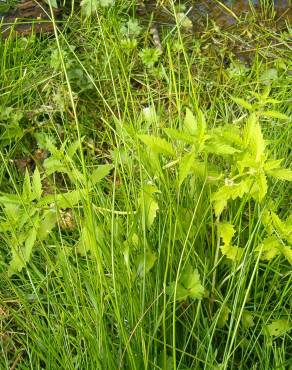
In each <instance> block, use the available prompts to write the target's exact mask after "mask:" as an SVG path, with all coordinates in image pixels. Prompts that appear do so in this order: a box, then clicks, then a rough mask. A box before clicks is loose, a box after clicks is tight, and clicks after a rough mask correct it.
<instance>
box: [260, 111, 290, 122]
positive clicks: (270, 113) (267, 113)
mask: <svg viewBox="0 0 292 370" xmlns="http://www.w3.org/2000/svg"><path fill="white" fill-rule="evenodd" d="M260 115H261V116H264V117H271V118H277V119H283V120H287V119H289V117H288V116H286V114H283V113H280V112H277V111H274V110H267V111H264V112H260Z"/></svg>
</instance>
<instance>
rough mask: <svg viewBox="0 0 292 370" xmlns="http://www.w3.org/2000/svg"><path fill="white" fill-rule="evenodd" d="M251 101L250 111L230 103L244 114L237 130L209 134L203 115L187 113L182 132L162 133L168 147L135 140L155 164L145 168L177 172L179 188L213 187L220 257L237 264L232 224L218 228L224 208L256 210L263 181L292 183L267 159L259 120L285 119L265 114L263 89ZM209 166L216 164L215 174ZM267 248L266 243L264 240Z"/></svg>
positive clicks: (150, 139)
mask: <svg viewBox="0 0 292 370" xmlns="http://www.w3.org/2000/svg"><path fill="white" fill-rule="evenodd" d="M254 95H255V96H256V98H257V101H256V102H255V103H254V104H253V105H251V104H250V103H248V102H246V101H245V100H243V99H238V98H234V101H236V102H237V103H238V104H240V105H241V106H243V107H244V108H246V109H248V110H249V114H248V115H247V118H246V122H245V125H244V127H243V128H242V129H240V127H237V126H236V125H230V124H227V125H225V126H222V127H216V128H214V129H208V127H207V124H206V119H205V117H204V114H203V113H202V111H200V110H198V111H197V114H196V116H195V115H194V114H193V113H192V112H191V111H190V110H189V109H187V110H186V115H185V118H184V121H183V125H182V129H181V130H179V129H174V128H166V129H164V131H165V132H166V134H167V135H168V136H169V138H170V139H171V142H169V141H167V140H166V139H164V138H161V137H158V136H152V135H144V134H143V135H139V138H140V140H141V141H142V142H143V143H144V144H146V146H147V148H148V149H147V150H148V151H149V153H150V156H151V157H152V158H153V159H155V160H152V161H151V164H150V166H152V167H154V164H155V166H156V168H157V169H158V173H159V172H161V171H162V172H163V170H165V171H167V170H168V169H169V168H173V167H176V166H178V171H177V178H178V186H181V185H182V184H183V182H184V181H185V180H186V179H187V178H188V177H189V176H191V177H196V178H202V177H203V178H205V179H206V180H208V181H210V182H211V183H213V184H217V186H216V187H215V188H214V187H211V202H212V205H213V208H214V212H215V216H216V218H217V220H218V226H219V234H218V237H219V238H222V240H223V246H222V247H221V252H222V253H223V254H224V255H225V256H226V257H227V258H229V259H231V260H234V261H235V260H240V258H241V256H242V253H243V249H242V248H239V247H235V246H233V245H232V243H231V240H232V237H233V236H234V235H235V232H236V230H235V228H234V226H233V225H232V223H219V220H220V217H221V216H222V214H223V211H224V210H228V204H229V203H230V202H232V201H235V200H236V199H237V198H239V199H240V198H244V199H245V201H247V200H253V201H254V202H258V203H259V204H261V202H262V201H263V199H264V198H265V196H266V194H267V192H268V186H269V185H268V179H267V178H268V177H274V178H277V179H279V180H287V181H291V179H292V171H291V170H290V169H286V168H282V167H281V163H282V161H283V160H282V159H276V160H275V159H272V158H269V151H268V143H267V142H266V140H265V139H264V136H263V133H262V129H261V124H260V119H261V117H273V118H277V119H285V120H287V119H288V117H287V116H285V115H284V114H282V113H278V112H277V111H274V110H265V106H266V105H267V104H272V103H277V102H276V101H275V100H273V99H269V98H268V89H266V90H265V92H264V93H263V94H262V95H259V94H254ZM159 156H160V157H162V158H164V161H165V160H166V159H167V160H168V163H167V164H165V165H164V166H163V167H161V166H160V162H161V161H159ZM220 158H221V159H220ZM210 163H216V168H215V170H214V165H213V167H212V165H211V164H210ZM145 166H147V164H146V163H145ZM148 166H149V164H148ZM268 242H269V243H270V242H271V240H270V239H268ZM280 250H281V251H282V253H283V254H285V255H289V253H290V252H289V251H288V249H287V248H284V247H283V248H282V249H281V248H280V247H279V246H278V247H277V251H278V252H277V253H280ZM284 252H285V253H284ZM275 253H276V252H275ZM277 253H276V254H277ZM288 260H289V258H288Z"/></svg>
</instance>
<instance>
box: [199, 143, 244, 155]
mask: <svg viewBox="0 0 292 370" xmlns="http://www.w3.org/2000/svg"><path fill="white" fill-rule="evenodd" d="M205 150H206V152H207V153H213V154H219V155H228V154H234V153H239V152H240V150H238V149H235V148H233V147H232V146H230V145H227V144H223V143H220V142H218V141H213V142H210V143H209V144H206V145H205Z"/></svg>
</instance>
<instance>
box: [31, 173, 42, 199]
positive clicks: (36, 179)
mask: <svg viewBox="0 0 292 370" xmlns="http://www.w3.org/2000/svg"><path fill="white" fill-rule="evenodd" d="M42 192H43V190H42V181H41V176H40V173H39V170H38V168H37V167H36V169H35V171H34V173H33V176H32V193H33V196H34V198H35V199H37V200H40V199H41V196H42Z"/></svg>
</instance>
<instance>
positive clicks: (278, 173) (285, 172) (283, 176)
mask: <svg viewBox="0 0 292 370" xmlns="http://www.w3.org/2000/svg"><path fill="white" fill-rule="evenodd" d="M267 174H268V175H269V176H273V177H276V178H277V179H280V180H286V181H292V171H291V170H289V169H288V168H279V169H273V170H270V171H267Z"/></svg>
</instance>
